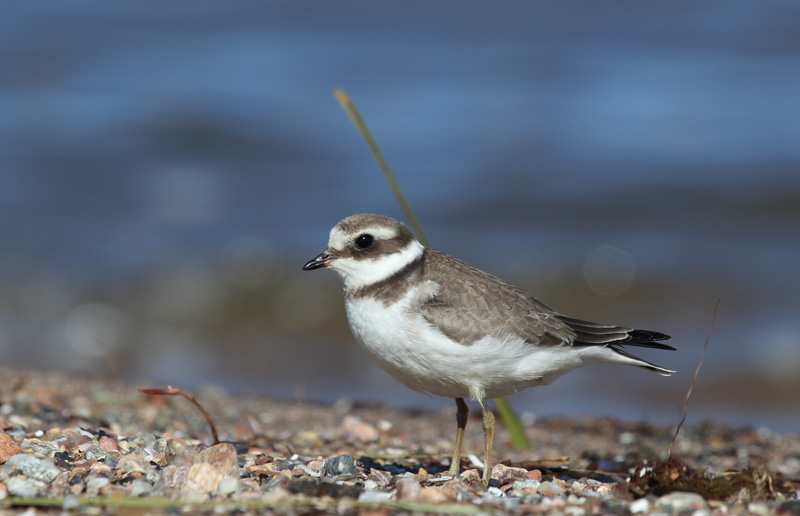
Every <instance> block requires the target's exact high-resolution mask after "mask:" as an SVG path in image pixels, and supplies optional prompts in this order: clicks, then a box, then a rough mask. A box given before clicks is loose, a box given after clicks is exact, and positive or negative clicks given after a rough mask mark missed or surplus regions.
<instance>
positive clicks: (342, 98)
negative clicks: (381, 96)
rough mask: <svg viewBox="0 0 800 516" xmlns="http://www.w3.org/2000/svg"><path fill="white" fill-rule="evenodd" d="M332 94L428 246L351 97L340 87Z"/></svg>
mask: <svg viewBox="0 0 800 516" xmlns="http://www.w3.org/2000/svg"><path fill="white" fill-rule="evenodd" d="M333 96H334V97H335V98H336V100H338V101H339V104H341V105H342V108H343V109H344V111H345V113H347V116H349V117H350V120H352V121H353V124H355V126H356V128H357V129H358V132H360V133H361V137H362V138H364V141H365V142H367V145H368V146H369V150H371V151H372V155H373V156H375V159H376V160H377V161H378V165H379V166H380V167H381V170H382V171H383V175H384V176H386V180H387V181H388V182H389V186H391V187H392V191H393V192H394V195H395V197H397V200H398V201H399V202H400V206H401V207H402V208H403V212H405V214H406V217H407V218H408V221H409V222H410V223H411V227H412V228H413V229H414V232H415V233H416V234H417V237H418V238H419V241H420V242H421V243H422V245H424V246H425V247H430V242H429V241H428V237H426V236H425V232H424V231H423V230H422V225H421V224H420V223H419V219H417V215H416V214H415V213H414V210H413V209H412V208H411V204H409V202H408V199H406V195H405V194H404V193H403V189H402V188H400V183H398V182H397V178H396V177H395V175H394V172H392V168H391V167H390V166H389V162H388V161H386V158H385V157H384V155H383V152H381V148H380V147H379V146H378V142H377V141H375V138H374V137H373V136H372V132H371V131H370V130H369V128H368V127H367V124H366V122H364V119H363V118H361V114H360V113H359V112H358V109H357V108H356V105H355V104H354V103H353V99H351V98H350V96H349V95H348V94H347V93H346V92H345V91H344V90H343V89H342V88H336V89H335V90H333Z"/></svg>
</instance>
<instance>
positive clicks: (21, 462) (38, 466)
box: [5, 453, 61, 492]
mask: <svg viewBox="0 0 800 516" xmlns="http://www.w3.org/2000/svg"><path fill="white" fill-rule="evenodd" d="M5 468H6V469H15V470H16V471H17V473H19V474H21V475H25V476H26V477H29V478H32V479H35V480H41V481H42V482H47V483H50V482H52V481H53V480H55V479H56V477H58V474H59V473H60V472H61V470H59V469H58V468H57V467H56V465H55V464H53V463H52V462H50V461H49V460H47V459H37V458H36V457H33V456H31V455H27V454H24V453H21V454H17V455H14V456H13V457H11V458H9V459H8V460H7V461H6V464H5ZM10 491H11V490H10V489H9V492H10Z"/></svg>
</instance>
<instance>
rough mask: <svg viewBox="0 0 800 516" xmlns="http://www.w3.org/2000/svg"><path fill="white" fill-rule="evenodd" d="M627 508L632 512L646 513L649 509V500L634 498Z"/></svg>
mask: <svg viewBox="0 0 800 516" xmlns="http://www.w3.org/2000/svg"><path fill="white" fill-rule="evenodd" d="M628 510H629V511H631V513H632V514H638V513H640V512H641V513H647V512H649V511H650V500H648V499H647V498H639V499H638V500H634V501H633V502H631V504H630V505H629V506H628Z"/></svg>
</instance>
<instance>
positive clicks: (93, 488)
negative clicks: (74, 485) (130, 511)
mask: <svg viewBox="0 0 800 516" xmlns="http://www.w3.org/2000/svg"><path fill="white" fill-rule="evenodd" d="M109 482H110V481H109V480H108V479H107V478H106V477H91V478H90V479H89V480H87V481H86V494H87V495H88V496H91V497H95V496H97V495H98V494H99V493H100V490H101V489H103V488H104V487H106V486H107V485H108V484H109Z"/></svg>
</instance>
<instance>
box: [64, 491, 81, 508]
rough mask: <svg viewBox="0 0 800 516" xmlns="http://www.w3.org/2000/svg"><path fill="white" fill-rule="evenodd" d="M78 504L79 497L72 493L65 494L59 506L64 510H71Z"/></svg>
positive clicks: (79, 501)
mask: <svg viewBox="0 0 800 516" xmlns="http://www.w3.org/2000/svg"><path fill="white" fill-rule="evenodd" d="M80 506H81V498H80V497H79V496H75V495H73V494H71V495H67V496H65V497H64V502H63V503H62V504H61V508H62V509H63V510H65V511H72V510H75V509H77V508H78V507H80Z"/></svg>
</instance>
